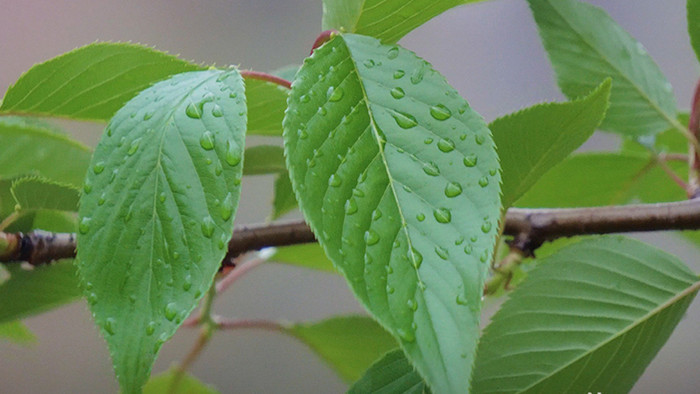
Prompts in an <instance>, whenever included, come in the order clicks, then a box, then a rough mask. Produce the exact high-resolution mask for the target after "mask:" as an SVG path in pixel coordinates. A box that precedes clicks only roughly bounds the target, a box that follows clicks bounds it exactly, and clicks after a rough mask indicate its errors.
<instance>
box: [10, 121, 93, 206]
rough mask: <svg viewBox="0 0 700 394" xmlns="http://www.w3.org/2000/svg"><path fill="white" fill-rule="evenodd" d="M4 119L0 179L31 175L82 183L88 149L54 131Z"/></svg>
mask: <svg viewBox="0 0 700 394" xmlns="http://www.w3.org/2000/svg"><path fill="white" fill-rule="evenodd" d="M6 119H7V118H6V117H2V116H0V178H12V177H16V176H19V175H29V174H34V175H41V176H42V177H44V178H47V179H50V180H53V181H56V182H61V183H67V184H69V185H73V186H77V187H80V186H82V184H83V178H84V177H85V172H86V170H87V167H88V163H89V162H90V155H91V152H90V148H88V147H87V146H85V145H83V144H81V143H79V142H77V141H74V140H71V139H70V138H68V137H67V136H65V135H63V134H59V133H56V132H55V131H53V130H50V129H46V128H41V127H36V126H33V125H30V124H20V123H17V122H15V121H12V120H9V121H8V120H6ZM3 204H4V203H3Z"/></svg>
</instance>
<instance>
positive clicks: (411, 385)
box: [348, 350, 430, 394]
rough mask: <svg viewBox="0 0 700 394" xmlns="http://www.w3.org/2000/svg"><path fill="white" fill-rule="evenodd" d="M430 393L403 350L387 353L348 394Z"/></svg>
mask: <svg viewBox="0 0 700 394" xmlns="http://www.w3.org/2000/svg"><path fill="white" fill-rule="evenodd" d="M429 392H430V389H428V387H427V386H426V385H425V383H424V382H423V379H422V378H421V377H420V375H419V374H418V372H416V371H415V370H414V369H413V365H411V363H409V362H408V360H407V359H406V355H405V354H404V353H403V352H402V351H401V350H394V351H393V352H389V353H387V354H386V355H385V356H384V357H382V358H381V359H380V360H378V361H377V362H376V363H374V364H373V365H372V366H371V367H370V368H369V369H368V370H367V371H366V372H365V374H364V375H363V376H362V378H361V379H360V380H358V381H357V382H355V384H353V385H352V387H350V390H348V394H365V393H373V394H399V393H401V394H422V393H429Z"/></svg>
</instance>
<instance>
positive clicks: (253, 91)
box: [245, 74, 289, 137]
mask: <svg viewBox="0 0 700 394" xmlns="http://www.w3.org/2000/svg"><path fill="white" fill-rule="evenodd" d="M245 95H246V102H247V103H248V134H259V135H268V136H277V137H279V136H281V135H282V119H283V118H284V110H285V109H287V96H288V95H289V89H288V88H286V87H284V86H281V85H279V84H276V83H273V82H270V81H267V80H264V79H259V78H257V77H255V76H254V75H250V74H249V75H246V77H245Z"/></svg>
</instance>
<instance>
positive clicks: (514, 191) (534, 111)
mask: <svg viewBox="0 0 700 394" xmlns="http://www.w3.org/2000/svg"><path fill="white" fill-rule="evenodd" d="M609 97H610V80H606V81H605V82H603V84H601V85H600V86H599V87H598V88H597V89H596V90H595V91H593V92H591V94H590V95H588V96H587V97H584V98H582V99H580V100H576V101H571V102H568V103H548V104H539V105H536V106H534V107H530V108H526V109H524V110H521V111H518V112H516V113H513V114H510V115H507V116H505V117H502V118H499V119H496V120H495V121H493V122H491V124H490V125H489V128H490V129H491V131H492V132H493V140H494V142H496V146H497V147H498V155H499V158H500V159H501V169H502V172H503V185H502V187H501V190H502V195H503V197H502V199H503V206H504V207H509V206H511V205H512V204H513V202H514V201H516V200H517V199H518V198H520V196H522V195H523V194H524V193H525V192H526V191H527V190H528V189H529V188H530V187H531V186H532V185H534V184H535V182H537V180H538V179H539V178H540V177H541V176H542V175H543V174H544V173H546V172H547V171H549V169H550V168H552V167H553V166H554V165H556V164H557V163H559V162H560V161H562V160H564V158H565V157H566V156H568V155H569V154H570V153H571V152H573V151H575V150H576V148H578V147H579V146H581V144H583V143H584V142H586V140H588V138H589V137H590V136H591V135H593V132H594V131H595V128H596V127H598V125H599V124H600V122H601V120H603V117H604V116H605V110H606V109H607V107H608V98H609Z"/></svg>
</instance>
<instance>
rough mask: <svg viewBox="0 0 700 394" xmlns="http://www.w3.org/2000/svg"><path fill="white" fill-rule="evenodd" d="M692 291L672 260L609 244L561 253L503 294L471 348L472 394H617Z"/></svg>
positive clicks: (631, 244)
mask: <svg viewBox="0 0 700 394" xmlns="http://www.w3.org/2000/svg"><path fill="white" fill-rule="evenodd" d="M698 288H700V281H698V277H697V276H696V275H695V274H693V273H692V272H691V271H690V270H689V269H688V268H687V267H686V266H685V265H684V264H683V263H682V262H680V261H679V260H678V259H677V258H675V257H673V256H671V255H669V254H667V253H665V252H663V251H661V250H658V249H656V248H653V247H651V246H648V245H645V244H643V243H641V242H639V241H634V240H631V239H628V238H624V237H618V236H611V237H600V238H597V239H590V240H586V241H582V242H579V243H576V244H574V245H571V246H569V247H567V248H565V249H562V250H560V251H559V252H558V253H556V254H554V255H552V256H550V257H549V258H547V259H546V261H543V262H542V263H541V264H540V265H539V266H538V267H537V268H536V269H535V270H533V271H531V272H530V273H529V277H528V278H527V280H526V281H525V282H523V283H522V284H521V285H520V287H518V288H517V289H516V290H515V291H513V293H511V296H510V299H509V300H508V301H507V302H506V303H505V304H503V306H502V307H501V309H500V310H499V311H498V312H497V313H496V315H495V316H494V317H493V319H492V322H491V324H490V325H489V326H488V327H487V328H486V331H485V332H484V335H483V337H482V339H481V342H480V344H479V352H478V357H477V360H476V366H475V368H474V378H473V379H474V380H473V384H472V389H473V392H475V393H487V392H488V393H514V392H517V393H524V392H527V393H530V392H533V393H535V392H537V393H555V392H556V393H585V392H603V393H626V392H628V391H629V390H630V389H631V388H632V386H633V385H634V383H635V382H636V381H637V379H638V378H639V376H640V375H641V374H642V372H643V371H644V369H645V368H646V366H647V365H648V364H649V362H651V360H652V359H653V358H654V356H655V355H656V353H657V352H658V351H659V349H660V348H661V346H663V344H664V343H665V342H666V340H667V339H668V337H669V336H670V335H671V332H672V331H673V329H674V327H675V326H676V324H678V322H679V321H680V319H681V318H682V317H683V314H684V313H685V311H686V309H687V308H688V305H690V302H691V301H692V300H693V298H694V297H695V295H696V294H697V290H698Z"/></svg>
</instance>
